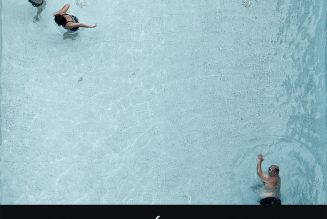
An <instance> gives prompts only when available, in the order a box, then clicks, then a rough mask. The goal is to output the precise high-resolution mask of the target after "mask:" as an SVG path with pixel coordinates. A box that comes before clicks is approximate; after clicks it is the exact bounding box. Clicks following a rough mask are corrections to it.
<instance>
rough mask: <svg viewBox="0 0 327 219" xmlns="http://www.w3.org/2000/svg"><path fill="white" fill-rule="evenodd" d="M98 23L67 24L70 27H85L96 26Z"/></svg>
mask: <svg viewBox="0 0 327 219" xmlns="http://www.w3.org/2000/svg"><path fill="white" fill-rule="evenodd" d="M96 26H97V25H96V24H94V25H89V24H83V23H68V24H67V25H66V27H68V28H69V29H72V28H74V27H85V28H94V27H96Z"/></svg>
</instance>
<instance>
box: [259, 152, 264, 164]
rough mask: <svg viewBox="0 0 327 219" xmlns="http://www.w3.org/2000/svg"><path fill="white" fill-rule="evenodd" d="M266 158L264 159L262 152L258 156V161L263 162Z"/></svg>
mask: <svg viewBox="0 0 327 219" xmlns="http://www.w3.org/2000/svg"><path fill="white" fill-rule="evenodd" d="M263 160H264V159H263V156H262V154H259V155H258V157H257V161H258V162H262V161H263Z"/></svg>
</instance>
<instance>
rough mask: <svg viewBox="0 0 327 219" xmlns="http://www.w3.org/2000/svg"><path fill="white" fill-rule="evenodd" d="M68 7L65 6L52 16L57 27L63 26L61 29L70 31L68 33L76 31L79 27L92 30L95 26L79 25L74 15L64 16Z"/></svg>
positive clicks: (67, 5)
mask: <svg viewBox="0 0 327 219" xmlns="http://www.w3.org/2000/svg"><path fill="white" fill-rule="evenodd" d="M69 7H70V5H69V4H65V5H64V6H63V7H62V9H60V10H59V11H57V12H56V13H54V14H53V16H54V20H55V22H56V23H57V24H58V26H60V25H61V26H63V28H65V29H67V30H70V31H77V30H78V29H79V28H80V27H85V28H94V27H96V25H88V24H83V23H79V21H78V19H77V17H75V16H74V15H69V14H66V12H67V11H68V9H69Z"/></svg>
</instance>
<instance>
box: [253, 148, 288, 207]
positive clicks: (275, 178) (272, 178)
mask: <svg viewBox="0 0 327 219" xmlns="http://www.w3.org/2000/svg"><path fill="white" fill-rule="evenodd" d="M262 161H263V156H262V155H261V154H259V155H258V157H257V174H258V176H259V177H260V179H261V181H262V182H263V184H264V186H263V190H262V192H261V194H260V198H261V199H260V205H281V204H282V203H281V200H280V199H279V198H280V177H279V167H278V166H277V165H271V166H270V167H269V169H268V175H267V174H264V173H263V172H262V169H261V163H262Z"/></svg>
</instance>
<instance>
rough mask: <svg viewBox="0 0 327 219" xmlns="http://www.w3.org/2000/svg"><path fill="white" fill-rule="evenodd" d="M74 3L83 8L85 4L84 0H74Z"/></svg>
mask: <svg viewBox="0 0 327 219" xmlns="http://www.w3.org/2000/svg"><path fill="white" fill-rule="evenodd" d="M76 5H77V6H78V7H80V8H83V7H84V6H85V5H86V0H76Z"/></svg>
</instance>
